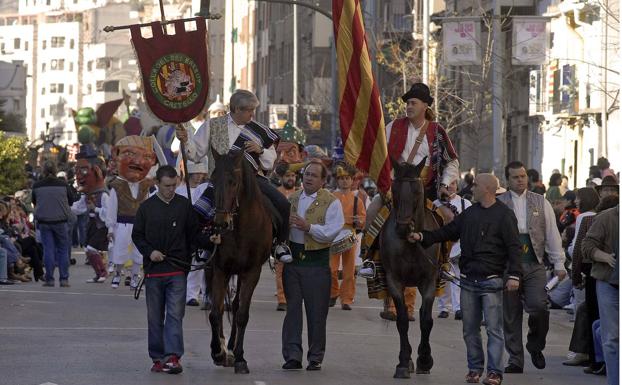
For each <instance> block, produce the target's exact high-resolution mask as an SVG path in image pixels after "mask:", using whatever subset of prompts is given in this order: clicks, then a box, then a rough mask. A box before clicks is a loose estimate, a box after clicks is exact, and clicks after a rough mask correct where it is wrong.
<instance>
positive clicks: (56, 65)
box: [50, 59, 65, 71]
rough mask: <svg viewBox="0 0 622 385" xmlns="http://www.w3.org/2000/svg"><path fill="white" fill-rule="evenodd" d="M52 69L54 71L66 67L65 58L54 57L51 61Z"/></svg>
mask: <svg viewBox="0 0 622 385" xmlns="http://www.w3.org/2000/svg"><path fill="white" fill-rule="evenodd" d="M50 69H51V70H52V71H62V70H64V69H65V59H52V61H51V62H50Z"/></svg>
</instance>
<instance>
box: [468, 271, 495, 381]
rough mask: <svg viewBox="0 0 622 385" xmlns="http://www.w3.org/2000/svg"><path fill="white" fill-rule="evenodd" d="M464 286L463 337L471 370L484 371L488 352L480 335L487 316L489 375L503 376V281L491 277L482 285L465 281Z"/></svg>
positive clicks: (482, 282)
mask: <svg viewBox="0 0 622 385" xmlns="http://www.w3.org/2000/svg"><path fill="white" fill-rule="evenodd" d="M462 286H463V287H462V290H460V308H461V309H462V335H463V337H464V343H465V344H466V349H467V364H468V366H469V370H470V371H474V372H478V373H480V374H481V373H483V372H484V350H483V348H482V335H481V334H480V326H481V324H482V313H483V314H484V319H485V320H486V333H487V334H488V346H487V354H488V365H487V370H488V373H497V374H499V375H503V346H504V345H503V290H502V289H503V279H502V278H491V279H488V280H485V281H479V282H471V281H468V282H467V281H466V280H462ZM484 290H486V291H484ZM488 290H497V291H495V292H487V291H488Z"/></svg>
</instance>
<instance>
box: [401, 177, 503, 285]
mask: <svg viewBox="0 0 622 385" xmlns="http://www.w3.org/2000/svg"><path fill="white" fill-rule="evenodd" d="M395 181H400V182H402V181H403V182H408V183H412V182H419V181H421V178H412V177H402V178H395ZM434 220H435V221H437V218H436V217H434ZM396 221H397V223H398V224H407V225H408V230H409V233H413V232H414V231H415V223H414V221H413V220H412V214H411V219H410V221H408V223H400V221H399V220H397V219H396ZM437 224H438V225H439V227H440V226H441V224H440V223H438V221H437ZM423 255H424V256H425V259H426V260H427V261H428V263H430V265H432V266H434V267H436V268H437V269H438V270H439V271H440V274H441V275H442V276H443V277H444V278H445V279H447V280H448V281H450V282H451V283H453V284H454V285H456V286H458V287H459V288H461V289H464V290H466V291H472V292H473V291H478V292H484V293H496V292H498V291H502V290H503V288H502V289H498V290H493V289H474V288H472V287H469V286H464V285H463V283H462V282H463V280H464V283H466V284H467V285H469V284H470V285H471V286H472V285H473V282H472V281H469V280H467V279H466V278H458V277H456V276H455V275H453V274H450V273H449V272H447V271H445V270H444V269H442V265H441V264H440V263H439V262H438V261H433V260H432V258H430V256H429V255H428V254H427V253H423Z"/></svg>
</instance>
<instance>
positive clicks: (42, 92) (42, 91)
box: [41, 87, 45, 95]
mask: <svg viewBox="0 0 622 385" xmlns="http://www.w3.org/2000/svg"><path fill="white" fill-rule="evenodd" d="M41 95H45V87H43V88H41Z"/></svg>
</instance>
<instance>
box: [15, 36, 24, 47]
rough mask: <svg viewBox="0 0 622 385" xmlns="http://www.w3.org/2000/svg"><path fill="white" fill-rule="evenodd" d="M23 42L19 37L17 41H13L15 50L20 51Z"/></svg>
mask: <svg viewBox="0 0 622 385" xmlns="http://www.w3.org/2000/svg"><path fill="white" fill-rule="evenodd" d="M21 45H22V44H21V40H20V39H19V37H16V38H15V39H13V49H19V48H20V46H21Z"/></svg>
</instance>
